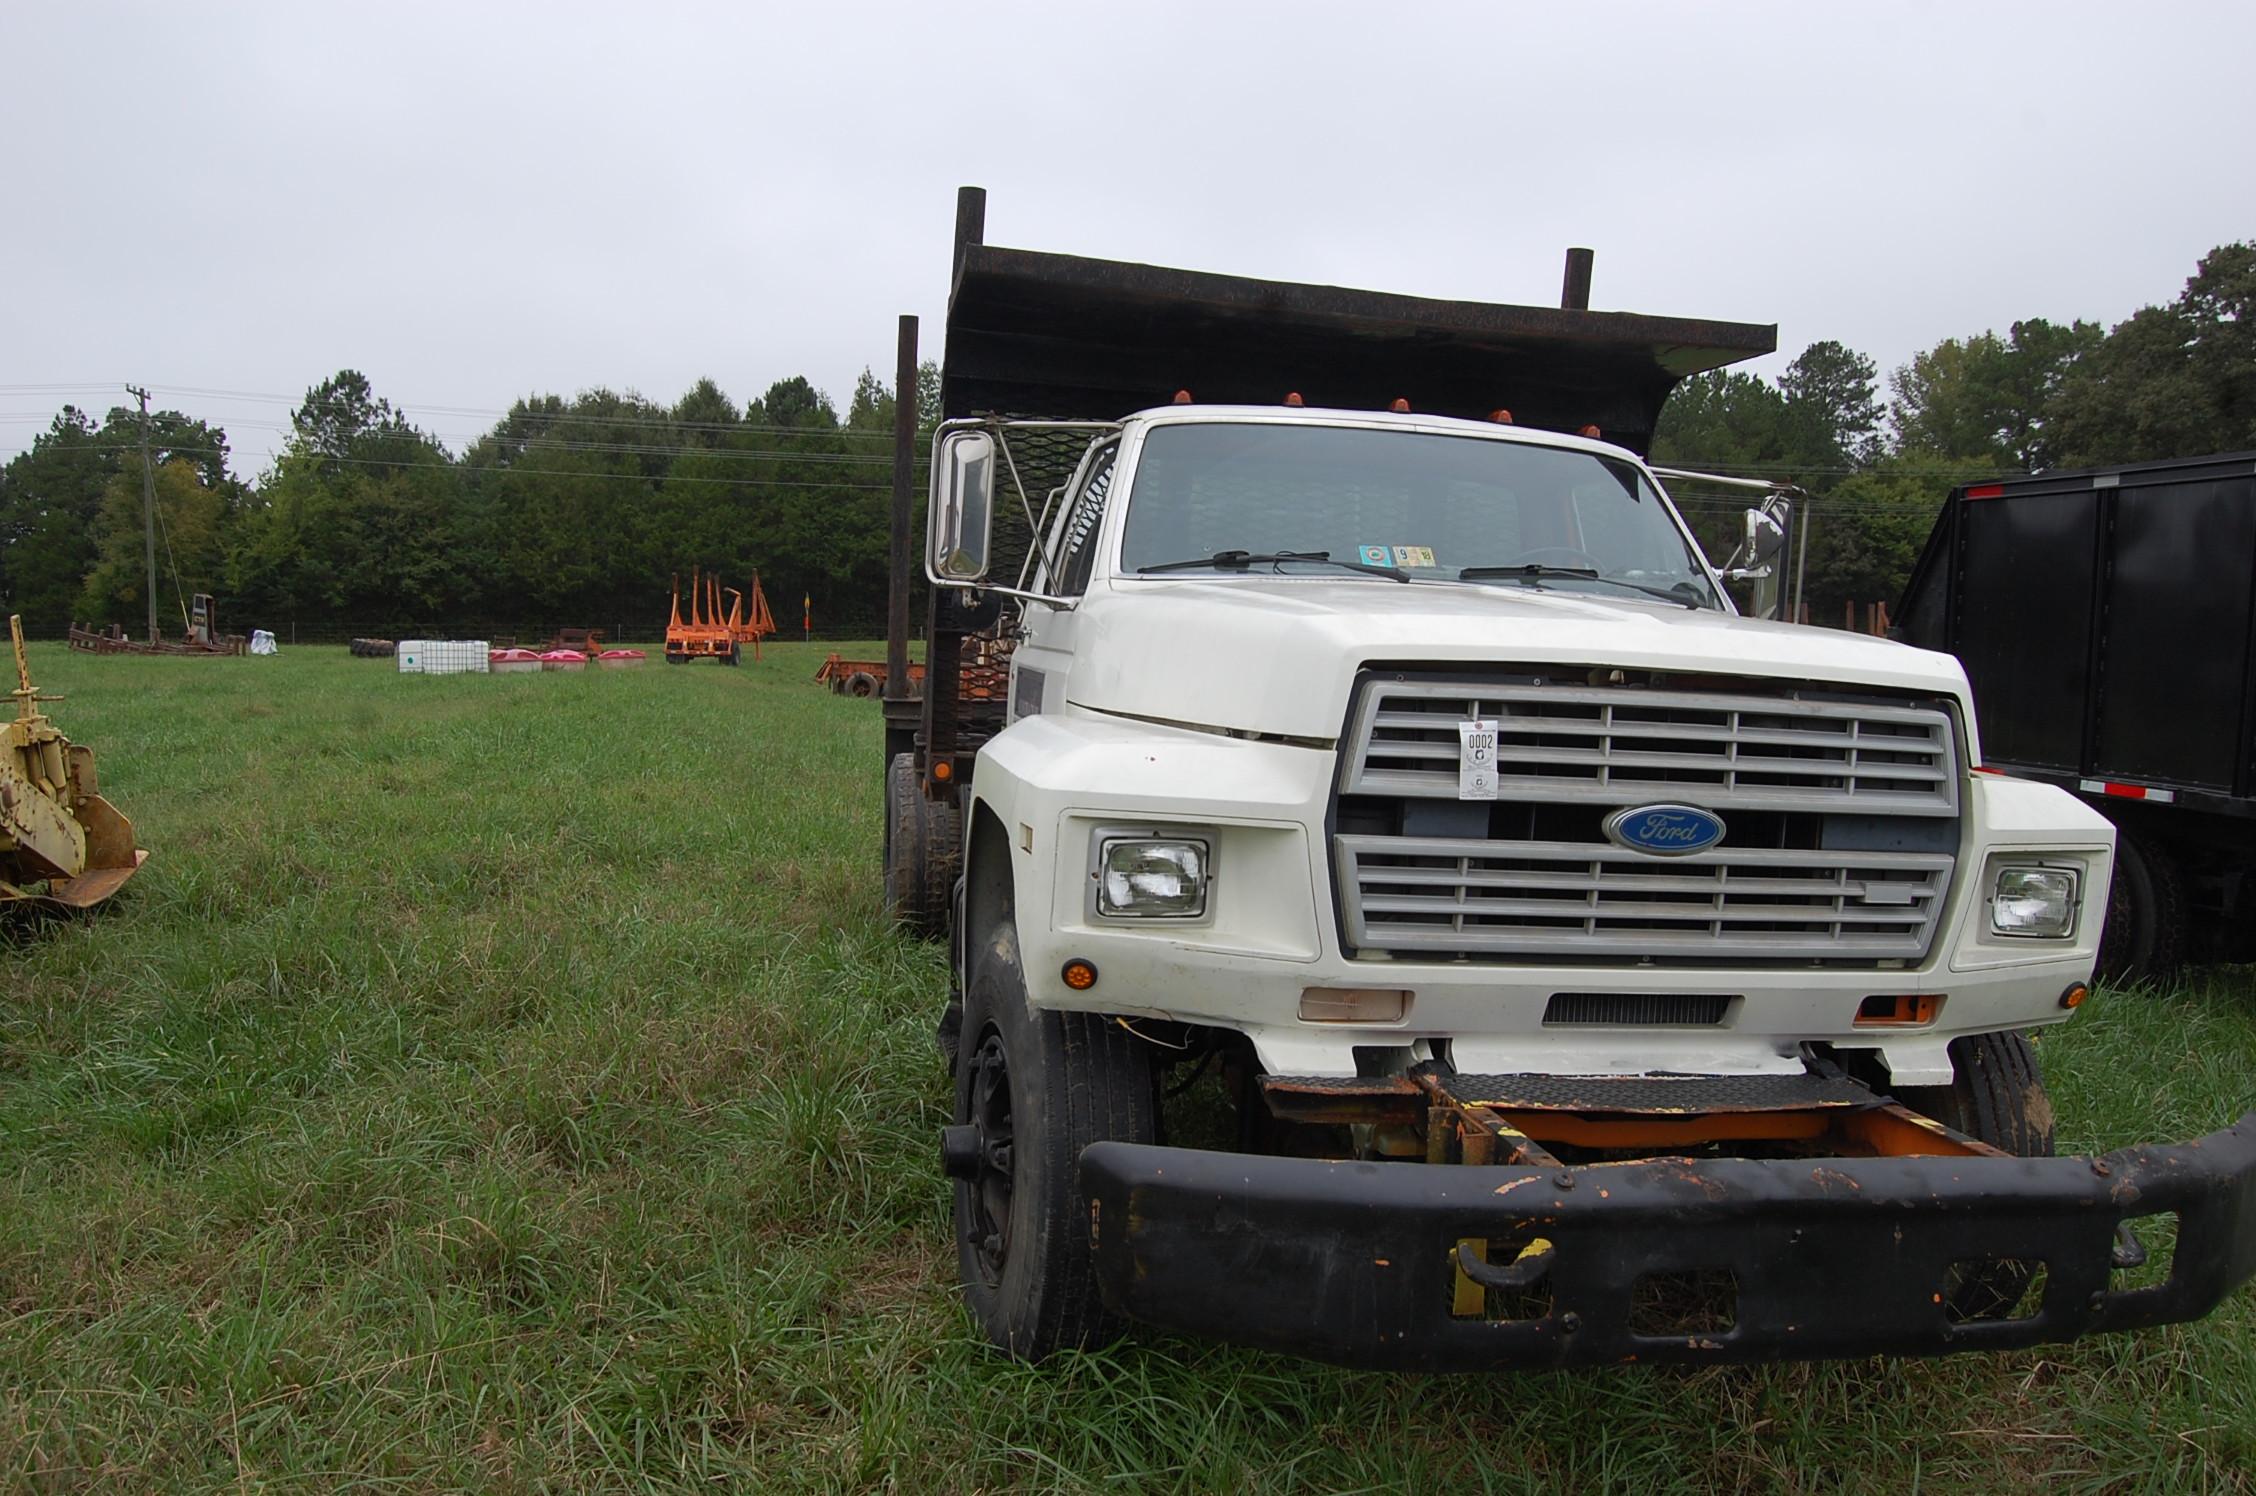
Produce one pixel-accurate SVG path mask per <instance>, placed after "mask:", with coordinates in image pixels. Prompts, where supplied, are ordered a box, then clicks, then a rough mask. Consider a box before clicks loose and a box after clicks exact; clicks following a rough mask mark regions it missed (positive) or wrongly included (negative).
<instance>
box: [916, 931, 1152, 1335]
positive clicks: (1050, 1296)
mask: <svg viewBox="0 0 2256 1496" xmlns="http://www.w3.org/2000/svg"><path fill="white" fill-rule="evenodd" d="M1158 1115H1159V1113H1158V1092H1157V1089H1156V1087H1155V1084H1154V1072H1153V1069H1152V1064H1151V1058H1150V1053H1149V1051H1148V1050H1147V1049H1146V1047H1145V1045H1144V1043H1143V1041H1142V1040H1140V1039H1138V1038H1136V1037H1135V1036H1134V1035H1133V1034H1131V1033H1129V1032H1128V1031H1127V1030H1126V1029H1124V1028H1122V1027H1121V1026H1120V1025H1119V1024H1117V1023H1114V1022H1113V1021H1111V1020H1110V1019H1107V1018H1103V1017H1100V1016H1097V1015H1095V1014H1090V1013H1053V1012H1048V1011H1040V1010H1036V1009H1034V1008H1032V1007H1029V1006H1028V1004H1027V1000H1026V983H1025V980H1024V978H1023V976H1022V974H1021V973H1020V971H1019V967H1018V952H1017V939H1016V936H1015V935H1014V933H1013V932H1012V931H1011V928H1010V926H1009V925H1007V924H1005V925H1003V926H1001V927H1000V928H999V929H998V930H997V931H996V932H994V933H993V934H992V935H991V936H990V937H988V938H987V939H986V940H985V941H984V942H983V944H982V945H981V947H980V949H979V950H978V951H977V952H976V953H975V954H974V957H973V966H972V973H971V981H970V984H969V986H968V988H967V990H966V992H965V994H964V1026H963V1049H962V1058H961V1060H960V1062H959V1063H958V1065H957V1066H956V1105H955V1122H956V1125H955V1126H954V1127H953V1128H950V1129H949V1135H948V1138H947V1140H946V1143H945V1145H944V1148H943V1152H944V1154H945V1155H946V1156H947V1157H948V1159H949V1166H950V1172H952V1173H955V1174H956V1175H957V1176H958V1177H957V1180H956V1187H955V1194H956V1199H955V1226H956V1255H957V1263H958V1267H959V1269H960V1271H961V1272H962V1275H963V1284H964V1299H965V1302H966V1303H967V1305H968V1306H969V1307H970V1309H971V1316H972V1319H973V1320H974V1321H975V1322H976V1323H977V1324H978V1326H979V1329H980V1332H981V1333H982V1334H983V1335H985V1336H986V1337H987V1339H988V1341H989V1342H990V1343H992V1344H993V1345H995V1346H997V1347H998V1348H1000V1349H1002V1350H1004V1351H1006V1352H1008V1353H1009V1354H1010V1355H1012V1356H1014V1357H1016V1358H1018V1359H1019V1360H1022V1361H1039V1360H1042V1359H1043V1358H1044V1357H1046V1356H1048V1355H1050V1354H1051V1353H1052V1352H1055V1351H1058V1350H1062V1349H1066V1348H1068V1347H1073V1346H1094V1345H1103V1344H1107V1343H1109V1342H1111V1341H1113V1340H1115V1339H1117V1338H1119V1336H1120V1334H1121V1333H1122V1331H1124V1330H1125V1329H1126V1322H1125V1321H1124V1320H1122V1319H1121V1318H1120V1317H1119V1316H1117V1315H1115V1314H1113V1313H1111V1312H1110V1311H1109V1310H1107V1309H1106V1308H1105V1305H1104V1301H1103V1298H1102V1297H1101V1296H1100V1294H1099V1293H1098V1290H1097V1283H1096V1274H1095V1271H1094V1267H1093V1264H1092V1263H1091V1261H1090V1257H1089V1202H1088V1200H1087V1198H1086V1197H1084V1196H1083V1194H1082V1192H1081V1150H1082V1149H1084V1148H1086V1147H1088V1146H1089V1145H1090V1144H1091V1143H1096V1142H1104V1141H1108V1140H1116V1141H1121V1142H1131V1143H1149V1142H1152V1141H1153V1140H1155V1139H1156V1138H1157V1136H1158V1129H1159V1121H1158Z"/></svg>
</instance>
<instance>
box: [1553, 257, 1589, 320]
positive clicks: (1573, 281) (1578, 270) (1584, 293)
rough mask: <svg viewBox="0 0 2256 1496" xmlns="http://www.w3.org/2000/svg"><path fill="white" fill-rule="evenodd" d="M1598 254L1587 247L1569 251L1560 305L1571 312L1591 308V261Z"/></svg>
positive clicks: (1585, 310) (1561, 285)
mask: <svg viewBox="0 0 2256 1496" xmlns="http://www.w3.org/2000/svg"><path fill="white" fill-rule="evenodd" d="M1596 258H1597V256H1596V255H1595V254H1594V253H1593V252H1591V251H1590V250H1587V249H1570V250H1568V251H1567V275H1566V279H1565V280H1564V281H1563V282H1562V283H1561V284H1560V286H1559V305H1560V307H1561V308H1562V309H1564V310H1566V311H1570V312H1587V311H1589V310H1590V262H1591V261H1592V260H1594V259H1596Z"/></svg>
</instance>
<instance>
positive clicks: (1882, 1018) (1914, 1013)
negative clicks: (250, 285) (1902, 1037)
mask: <svg viewBox="0 0 2256 1496" xmlns="http://www.w3.org/2000/svg"><path fill="white" fill-rule="evenodd" d="M1942 1010H1943V999H1942V997H1941V996H1940V995H1939V994H1936V993H1933V992H1921V993H1916V994H1912V993H1892V992H1890V993H1882V994H1880V995H1878V996H1875V997H1868V998H1866V999H1865V1000H1864V1001H1863V1002H1861V1003H1859V1004H1857V1015H1856V1026H1857V1027H1858V1028H1917V1027H1918V1026H1919V1025H1921V1024H1924V1023H1933V1022H1934V1021H1935V1015H1936V1014H1937V1013H1940V1012H1941V1011H1942Z"/></svg>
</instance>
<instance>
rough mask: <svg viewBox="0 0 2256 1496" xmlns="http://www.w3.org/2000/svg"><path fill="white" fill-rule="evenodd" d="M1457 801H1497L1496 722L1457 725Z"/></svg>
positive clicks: (1483, 721)
mask: <svg viewBox="0 0 2256 1496" xmlns="http://www.w3.org/2000/svg"><path fill="white" fill-rule="evenodd" d="M1457 798H1458V799H1460V800H1493V799H1495V798H1496V723H1495V721H1494V720H1493V719H1476V720H1474V721H1471V722H1460V723H1458V724H1457Z"/></svg>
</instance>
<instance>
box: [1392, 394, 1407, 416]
mask: <svg viewBox="0 0 2256 1496" xmlns="http://www.w3.org/2000/svg"><path fill="white" fill-rule="evenodd" d="M1387 409H1388V410H1391V411H1393V412H1394V413H1395V414H1397V415H1405V416H1406V415H1408V414H1410V402H1409V401H1407V400H1404V399H1401V398H1400V397H1397V398H1396V400H1395V402H1394V403H1393V404H1392V405H1390V406H1388V407H1387Z"/></svg>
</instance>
